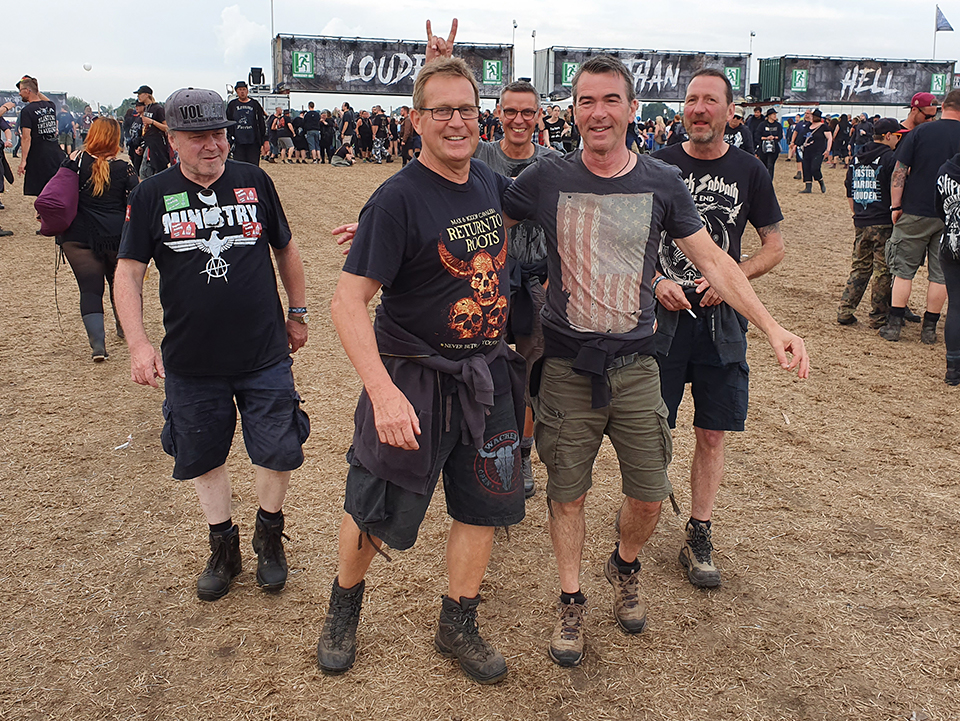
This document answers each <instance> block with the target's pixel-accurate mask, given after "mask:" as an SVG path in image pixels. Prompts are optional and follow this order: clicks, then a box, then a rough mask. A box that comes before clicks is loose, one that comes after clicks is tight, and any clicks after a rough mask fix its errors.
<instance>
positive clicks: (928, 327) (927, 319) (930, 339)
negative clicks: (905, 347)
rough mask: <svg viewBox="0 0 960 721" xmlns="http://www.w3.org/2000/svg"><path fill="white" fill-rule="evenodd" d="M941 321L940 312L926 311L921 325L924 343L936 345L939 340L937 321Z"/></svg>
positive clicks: (921, 339) (922, 341) (921, 335)
mask: <svg viewBox="0 0 960 721" xmlns="http://www.w3.org/2000/svg"><path fill="white" fill-rule="evenodd" d="M939 321H940V314H939V313H924V314H923V325H921V326H920V342H921V343H923V344H924V345H936V342H937V323H938V322H939Z"/></svg>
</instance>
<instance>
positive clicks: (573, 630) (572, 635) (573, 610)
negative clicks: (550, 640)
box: [560, 603, 584, 641]
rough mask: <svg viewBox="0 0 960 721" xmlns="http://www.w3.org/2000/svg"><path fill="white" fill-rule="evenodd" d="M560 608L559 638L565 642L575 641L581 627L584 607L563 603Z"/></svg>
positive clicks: (578, 604)
mask: <svg viewBox="0 0 960 721" xmlns="http://www.w3.org/2000/svg"><path fill="white" fill-rule="evenodd" d="M560 606H561V608H560V637H561V638H562V639H563V640H565V641H575V640H576V639H577V638H579V636H580V628H581V626H583V613H584V606H583V604H581V603H563V604H560Z"/></svg>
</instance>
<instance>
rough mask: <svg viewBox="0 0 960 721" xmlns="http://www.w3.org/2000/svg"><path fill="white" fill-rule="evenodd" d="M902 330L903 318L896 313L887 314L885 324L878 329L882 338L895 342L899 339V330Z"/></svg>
mask: <svg viewBox="0 0 960 721" xmlns="http://www.w3.org/2000/svg"><path fill="white" fill-rule="evenodd" d="M902 330H903V318H901V317H900V316H898V315H888V316H887V324H886V325H885V326H883V328H881V329H880V330H879V331H878V334H879V336H880V337H881V338H883V339H884V340H888V341H891V342H893V343H896V342H897V341H898V340H900V331H902Z"/></svg>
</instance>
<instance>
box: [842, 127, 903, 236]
mask: <svg viewBox="0 0 960 721" xmlns="http://www.w3.org/2000/svg"><path fill="white" fill-rule="evenodd" d="M895 166H896V158H895V154H894V152H893V148H890V147H887V146H886V145H883V144H882V143H875V142H871V143H870V144H869V145H866V146H864V148H863V150H861V151H860V153H859V154H858V155H857V157H855V158H854V159H853V162H852V163H850V167H849V168H847V177H846V180H845V181H844V186H845V187H846V189H847V197H848V198H853V224H854V226H855V227H857V228H866V227H867V226H869V225H890V224H891V223H892V222H893V221H892V219H891V218H890V176H891V175H892V174H893V169H894V167H895Z"/></svg>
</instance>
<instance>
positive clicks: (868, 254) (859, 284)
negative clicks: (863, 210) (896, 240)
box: [837, 225, 893, 324]
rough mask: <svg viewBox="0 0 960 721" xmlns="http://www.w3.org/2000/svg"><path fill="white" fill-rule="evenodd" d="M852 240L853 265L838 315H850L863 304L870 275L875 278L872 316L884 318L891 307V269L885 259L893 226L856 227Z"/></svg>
mask: <svg viewBox="0 0 960 721" xmlns="http://www.w3.org/2000/svg"><path fill="white" fill-rule="evenodd" d="M856 230H857V234H856V239H855V240H854V243H853V264H852V268H851V270H850V277H849V278H848V279H847V286H846V288H844V289H843V296H842V297H841V298H840V307H839V308H837V318H841V319H842V318H849V317H850V316H852V315H853V312H854V311H855V310H856V309H857V306H858V305H860V300H861V299H862V298H863V294H864V293H865V292H866V290H867V284H868V283H869V282H870V278H871V277H872V278H873V290H872V292H871V294H870V319H871V320H872V321H873V322H874V324H876V323H880V322H882V321H885V320H886V318H887V313H888V311H889V310H890V287H891V283H892V281H891V276H890V269H889V268H887V261H886V259H885V258H884V250H885V248H886V245H887V240H889V239H890V235H891V234H892V233H893V226H892V225H868V226H867V227H866V228H857V229H856Z"/></svg>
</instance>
